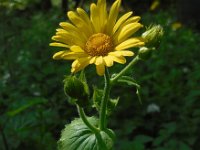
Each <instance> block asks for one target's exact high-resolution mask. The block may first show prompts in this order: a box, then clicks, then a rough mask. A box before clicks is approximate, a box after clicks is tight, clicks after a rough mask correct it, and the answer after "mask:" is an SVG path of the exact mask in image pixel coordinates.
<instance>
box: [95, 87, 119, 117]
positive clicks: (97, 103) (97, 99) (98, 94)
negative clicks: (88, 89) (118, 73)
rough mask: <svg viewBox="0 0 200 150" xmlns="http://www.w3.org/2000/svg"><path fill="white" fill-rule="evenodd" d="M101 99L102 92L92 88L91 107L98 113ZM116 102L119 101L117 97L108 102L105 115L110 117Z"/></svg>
mask: <svg viewBox="0 0 200 150" xmlns="http://www.w3.org/2000/svg"><path fill="white" fill-rule="evenodd" d="M102 97H103V90H101V89H98V88H96V87H94V93H93V104H94V105H93V107H95V108H96V109H97V111H100V107H101V100H102ZM118 101H119V97H118V98H116V99H109V100H108V105H107V111H106V114H107V115H110V114H111V113H112V111H113V110H114V108H115V107H116V106H117V104H118Z"/></svg>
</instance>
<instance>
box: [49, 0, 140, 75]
mask: <svg viewBox="0 0 200 150" xmlns="http://www.w3.org/2000/svg"><path fill="white" fill-rule="evenodd" d="M120 5H121V0H116V1H115V2H114V3H113V5H112V6H111V8H110V12H109V13H107V8H106V0H98V2H97V4H94V3H92V4H91V6H90V16H88V15H87V13H86V12H85V11H84V10H83V9H81V8H77V10H76V11H69V12H68V13H67V16H68V18H69V20H70V21H71V23H68V22H61V23H60V26H61V27H62V28H59V29H57V32H56V35H55V36H53V37H52V40H54V41H56V42H54V43H50V46H56V47H62V48H64V50H63V51H59V52H57V53H55V54H54V56H53V58H54V59H65V60H74V61H73V63H72V68H71V72H72V73H76V72H78V71H80V70H82V69H84V68H85V67H86V66H88V65H89V64H95V65H96V70H97V74H98V75H100V76H101V75H104V72H105V67H111V66H113V63H114V62H117V63H121V64H124V63H126V59H125V58H124V56H133V55H134V53H133V52H132V51H130V50H128V49H130V48H131V47H139V46H143V45H144V42H143V40H142V38H140V37H131V35H132V34H133V33H135V32H136V31H137V30H139V29H140V28H141V27H143V25H141V24H140V23H138V21H139V20H140V17H139V16H132V12H128V13H126V14H124V15H123V16H121V17H120V18H119V19H118V14H119V8H120Z"/></svg>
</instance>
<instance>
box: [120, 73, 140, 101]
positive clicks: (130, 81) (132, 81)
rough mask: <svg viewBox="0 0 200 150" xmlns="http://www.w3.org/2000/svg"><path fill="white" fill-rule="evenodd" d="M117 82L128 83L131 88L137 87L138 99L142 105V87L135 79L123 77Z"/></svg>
mask: <svg viewBox="0 0 200 150" xmlns="http://www.w3.org/2000/svg"><path fill="white" fill-rule="evenodd" d="M117 82H120V83H126V84H128V85H130V86H135V87H136V95H137V97H138V100H139V102H140V103H142V100H141V96H140V88H141V87H140V85H139V84H138V83H137V81H136V80H135V79H133V78H132V77H129V76H122V77H120V78H119V79H118V80H117Z"/></svg>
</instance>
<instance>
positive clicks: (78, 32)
mask: <svg viewBox="0 0 200 150" xmlns="http://www.w3.org/2000/svg"><path fill="white" fill-rule="evenodd" d="M59 25H60V26H61V27H62V28H63V29H64V30H65V31H67V32H68V33H73V34H75V35H79V37H80V39H81V40H83V41H84V42H86V41H87V36H86V35H85V34H84V33H83V32H82V31H81V30H79V29H78V28H77V27H75V26H74V25H72V24H71V23H68V22H61V23H60V24H59ZM58 31H59V30H58ZM60 31H61V30H60Z"/></svg>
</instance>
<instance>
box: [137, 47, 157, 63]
mask: <svg viewBox="0 0 200 150" xmlns="http://www.w3.org/2000/svg"><path fill="white" fill-rule="evenodd" d="M152 50H153V49H152V48H147V47H141V48H140V49H139V52H138V56H139V58H140V59H143V60H147V59H148V58H150V57H151V54H152Z"/></svg>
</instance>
